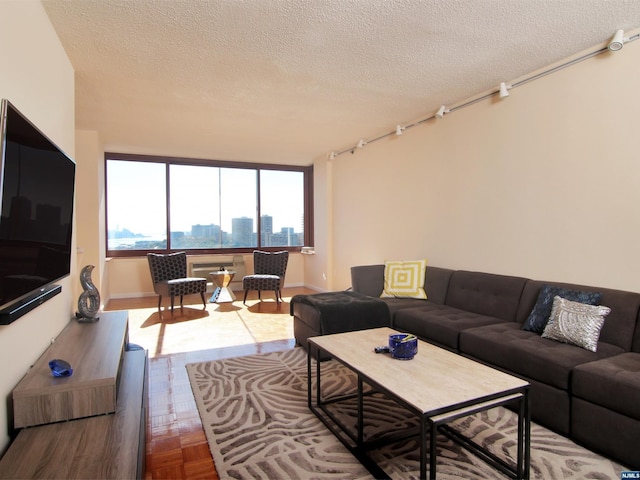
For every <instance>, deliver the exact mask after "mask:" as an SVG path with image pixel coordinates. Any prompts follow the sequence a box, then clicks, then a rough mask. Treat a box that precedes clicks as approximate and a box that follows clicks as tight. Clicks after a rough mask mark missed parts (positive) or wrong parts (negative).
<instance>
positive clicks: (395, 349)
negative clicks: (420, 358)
mask: <svg viewBox="0 0 640 480" xmlns="http://www.w3.org/2000/svg"><path fill="white" fill-rule="evenodd" d="M389 352H390V353H391V356H392V357H393V358H395V359H397V360H411V359H412V358H413V357H415V355H416V353H418V339H417V338H416V336H415V335H412V334H410V333H394V334H392V335H389Z"/></svg>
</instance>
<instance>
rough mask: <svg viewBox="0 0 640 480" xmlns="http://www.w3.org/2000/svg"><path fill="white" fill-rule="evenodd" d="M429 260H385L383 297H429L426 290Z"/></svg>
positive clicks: (423, 298) (424, 298)
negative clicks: (425, 283) (425, 278)
mask: <svg viewBox="0 0 640 480" xmlns="http://www.w3.org/2000/svg"><path fill="white" fill-rule="evenodd" d="M426 270H427V260H426V259H425V260H409V261H389V260H387V261H385V262H384V288H383V290H382V294H381V295H380V297H382V298H385V297H386V298H390V297H397V298H418V299H422V300H426V299H427V293H426V292H425V290H424V276H425V272H426Z"/></svg>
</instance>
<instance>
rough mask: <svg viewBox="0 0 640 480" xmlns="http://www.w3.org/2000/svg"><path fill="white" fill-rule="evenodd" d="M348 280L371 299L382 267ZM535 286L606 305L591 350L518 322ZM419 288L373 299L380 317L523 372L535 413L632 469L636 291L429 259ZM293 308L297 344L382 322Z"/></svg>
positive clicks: (638, 414)
mask: <svg viewBox="0 0 640 480" xmlns="http://www.w3.org/2000/svg"><path fill="white" fill-rule="evenodd" d="M351 279H352V290H353V292H354V295H360V294H362V295H366V296H368V297H375V298H379V297H380V294H381V292H382V290H383V283H384V265H366V266H357V267H353V268H352V269H351ZM543 286H554V287H561V288H564V289H566V290H573V291H580V292H598V293H599V294H600V298H599V302H598V303H599V304H600V305H605V306H607V307H609V308H610V309H611V312H610V313H609V315H608V316H607V317H606V320H605V323H604V326H603V327H602V330H601V332H600V338H599V341H598V347H597V351H596V352H591V351H589V350H586V349H584V348H581V347H578V346H575V345H571V344H567V343H562V342H558V341H555V340H551V339H548V338H543V337H542V336H541V335H540V333H537V332H534V331H528V330H525V329H523V326H524V325H525V323H526V322H527V318H528V317H529V315H530V313H531V312H532V310H533V308H534V306H535V305H536V302H537V301H538V296H539V294H540V291H541V288H542V287H543ZM425 291H426V292H427V296H428V299H427V300H418V299H409V298H382V299H380V300H382V301H384V302H385V303H386V305H387V306H388V309H389V317H388V322H389V323H388V324H389V325H390V326H391V327H393V328H395V329H397V330H400V331H403V332H407V333H413V334H415V335H417V336H419V337H420V338H422V339H423V340H426V341H428V342H431V343H434V344H436V345H439V346H441V347H443V348H446V349H449V350H452V351H455V352H458V353H459V354H461V355H465V356H467V357H470V358H473V359H475V360H478V361H480V362H483V363H486V364H489V365H491V366H493V367H496V368H499V369H501V370H504V371H507V372H509V373H512V374H515V375H517V376H520V377H522V378H524V379H526V380H527V381H529V382H530V383H531V407H532V417H533V420H534V421H536V422H537V423H539V424H541V425H544V426H546V427H548V428H551V429H553V430H555V431H557V432H559V433H561V434H563V435H565V436H568V437H570V438H572V439H573V440H575V441H576V442H577V443H580V444H582V445H584V446H586V447H588V448H590V449H592V450H594V451H597V452H600V453H602V454H604V455H607V456H609V457H611V458H613V459H615V460H617V461H619V462H621V463H623V464H624V465H625V466H627V467H629V468H631V469H640V446H639V445H640V326H639V324H640V320H639V314H640V293H633V292H625V291H620V290H614V289H608V288H597V287H590V286H584V285H573V284H566V283H557V282H544V281H539V280H530V279H526V278H522V277H515V276H507V275H497V274H491V273H482V272H470V271H463V270H450V269H446V268H439V267H431V266H430V267H427V269H426V274H425ZM291 313H292V315H293V316H294V333H295V336H296V341H297V342H298V343H299V344H300V345H302V346H306V339H307V337H309V336H313V335H322V334H326V333H335V332H336V331H346V330H354V329H361V328H373V327H375V326H380V324H381V323H384V322H381V321H380V319H379V318H378V319H376V323H375V325H368V324H367V322H366V319H361V320H359V321H358V322H356V323H355V324H350V325H346V326H344V329H341V327H340V325H336V322H332V321H331V318H324V319H323V318H321V317H320V316H319V315H318V312H316V311H315V310H314V309H313V308H311V307H310V306H309V305H306V304H304V303H302V302H294V301H293V300H292V311H291ZM325 316H326V315H325ZM311 317H313V318H311ZM328 325H330V327H329V328H327V326H328Z"/></svg>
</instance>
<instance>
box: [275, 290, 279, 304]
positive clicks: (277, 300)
mask: <svg viewBox="0 0 640 480" xmlns="http://www.w3.org/2000/svg"><path fill="white" fill-rule="evenodd" d="M276 305H280V298H279V297H278V290H276Z"/></svg>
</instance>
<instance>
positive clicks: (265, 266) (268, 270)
mask: <svg viewBox="0 0 640 480" xmlns="http://www.w3.org/2000/svg"><path fill="white" fill-rule="evenodd" d="M288 261H289V252H287V251H286V250H284V251H282V252H263V251H261V250H254V251H253V270H254V272H255V273H256V274H258V275H265V274H266V275H278V276H279V277H280V279H281V280H284V274H285V272H286V271H287V262H288Z"/></svg>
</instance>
